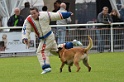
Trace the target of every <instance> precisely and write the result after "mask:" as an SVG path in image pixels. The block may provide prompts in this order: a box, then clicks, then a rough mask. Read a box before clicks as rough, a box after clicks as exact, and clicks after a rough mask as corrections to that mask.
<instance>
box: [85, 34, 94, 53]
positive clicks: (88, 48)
mask: <svg viewBox="0 0 124 82" xmlns="http://www.w3.org/2000/svg"><path fill="white" fill-rule="evenodd" d="M88 39H89V44H88V46H87V47H86V48H85V50H86V51H88V50H90V49H91V48H92V47H93V40H92V39H91V37H90V36H88Z"/></svg>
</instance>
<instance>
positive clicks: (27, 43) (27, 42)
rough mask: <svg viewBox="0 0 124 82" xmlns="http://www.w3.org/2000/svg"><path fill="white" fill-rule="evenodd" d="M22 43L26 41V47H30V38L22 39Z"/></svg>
mask: <svg viewBox="0 0 124 82" xmlns="http://www.w3.org/2000/svg"><path fill="white" fill-rule="evenodd" d="M22 43H24V44H26V48H29V45H30V44H29V41H28V39H27V38H24V39H23V40H22Z"/></svg>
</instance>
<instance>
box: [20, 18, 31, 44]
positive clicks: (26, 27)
mask: <svg viewBox="0 0 124 82" xmlns="http://www.w3.org/2000/svg"><path fill="white" fill-rule="evenodd" d="M31 28H32V26H31V25H30V23H29V22H28V20H25V22H24V24H23V28H22V42H23V43H24V44H26V45H29V41H30V33H31Z"/></svg>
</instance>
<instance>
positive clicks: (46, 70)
mask: <svg viewBox="0 0 124 82" xmlns="http://www.w3.org/2000/svg"><path fill="white" fill-rule="evenodd" d="M49 72H51V68H46V69H44V70H43V72H42V73H41V74H46V73H49Z"/></svg>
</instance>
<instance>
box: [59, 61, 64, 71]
mask: <svg viewBox="0 0 124 82" xmlns="http://www.w3.org/2000/svg"><path fill="white" fill-rule="evenodd" d="M64 65H65V63H64V62H62V64H61V67H60V73H61V72H62V68H63V67H64Z"/></svg>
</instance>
